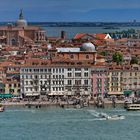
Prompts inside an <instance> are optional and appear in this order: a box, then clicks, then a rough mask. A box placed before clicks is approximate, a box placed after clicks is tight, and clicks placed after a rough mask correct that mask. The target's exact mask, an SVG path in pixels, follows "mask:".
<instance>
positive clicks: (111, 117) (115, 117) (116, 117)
mask: <svg viewBox="0 0 140 140" xmlns="http://www.w3.org/2000/svg"><path fill="white" fill-rule="evenodd" d="M106 119H107V120H124V119H125V116H122V115H113V116H108V117H107V118H106Z"/></svg>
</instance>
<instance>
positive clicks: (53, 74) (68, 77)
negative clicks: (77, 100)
mask: <svg viewBox="0 0 140 140" xmlns="http://www.w3.org/2000/svg"><path fill="white" fill-rule="evenodd" d="M35 63H36V64H35ZM20 79H21V80H20V84H21V94H22V95H24V96H26V97H28V96H44V95H45V96H46V95H90V94H91V77H90V68H89V66H88V67H87V66H86V65H81V64H77V63H72V62H70V61H68V60H61V61H60V59H59V62H58V61H55V60H54V61H53V62H49V61H46V62H42V63H40V62H38V64H37V61H35V62H33V63H32V65H29V66H26V65H25V66H23V67H22V68H21V70H20Z"/></svg>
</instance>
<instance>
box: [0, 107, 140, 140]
mask: <svg viewBox="0 0 140 140" xmlns="http://www.w3.org/2000/svg"><path fill="white" fill-rule="evenodd" d="M95 111H98V112H104V113H107V114H110V115H115V114H122V115H125V117H126V119H125V120H116V121H111V120H110V121H109V120H102V119H101V118H98V117H96V114H95ZM139 138H140V112H127V111H125V110H123V109H120V108H117V109H111V108H110V109H109V108H108V109H103V110H97V109H94V108H84V109H72V108H71V109H61V108H54V107H53V108H41V109H34V108H32V109H27V108H21V107H20V108H19V107H16V108H14V107H10V108H6V111H5V112H3V113H0V140H138V139H139Z"/></svg>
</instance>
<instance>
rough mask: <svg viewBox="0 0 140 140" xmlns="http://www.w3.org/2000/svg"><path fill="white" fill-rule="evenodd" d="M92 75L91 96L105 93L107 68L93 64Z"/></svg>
mask: <svg viewBox="0 0 140 140" xmlns="http://www.w3.org/2000/svg"><path fill="white" fill-rule="evenodd" d="M91 75H92V92H93V94H92V95H93V97H97V96H102V97H104V95H105V94H106V93H107V87H108V86H107V84H108V82H107V81H108V79H107V68H106V67H103V66H95V67H93V68H92V70H91Z"/></svg>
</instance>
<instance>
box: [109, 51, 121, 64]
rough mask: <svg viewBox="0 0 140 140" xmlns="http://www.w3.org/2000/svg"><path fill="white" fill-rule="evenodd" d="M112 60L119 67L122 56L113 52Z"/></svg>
mask: <svg viewBox="0 0 140 140" xmlns="http://www.w3.org/2000/svg"><path fill="white" fill-rule="evenodd" d="M112 59H113V61H114V62H116V63H117V65H119V64H120V63H121V62H122V61H123V55H122V53H120V52H115V53H114V54H113V56H112Z"/></svg>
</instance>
